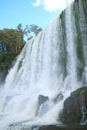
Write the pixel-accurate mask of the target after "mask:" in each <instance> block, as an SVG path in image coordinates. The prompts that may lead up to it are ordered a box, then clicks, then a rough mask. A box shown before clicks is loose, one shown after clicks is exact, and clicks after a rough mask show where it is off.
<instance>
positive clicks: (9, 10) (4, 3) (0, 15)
mask: <svg viewBox="0 0 87 130" xmlns="http://www.w3.org/2000/svg"><path fill="white" fill-rule="evenodd" d="M65 1H66V0H0V29H3V28H14V29H15V28H16V27H17V25H18V24H19V23H21V24H22V25H23V27H25V25H30V24H36V25H39V26H41V27H42V28H44V27H45V26H46V25H48V23H49V22H50V21H51V20H52V19H53V18H54V17H56V16H57V15H59V13H60V12H61V10H63V9H64V8H65ZM68 1H71V0H68Z"/></svg>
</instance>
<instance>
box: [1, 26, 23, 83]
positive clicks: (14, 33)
mask: <svg viewBox="0 0 87 130" xmlns="http://www.w3.org/2000/svg"><path fill="white" fill-rule="evenodd" d="M24 43H25V41H24V32H23V30H22V25H21V24H19V25H18V27H17V29H3V30H0V82H3V81H4V79H5V77H6V74H7V73H8V70H9V69H10V67H11V66H12V62H13V61H14V60H15V58H16V56H17V55H18V54H19V53H20V51H21V49H22V48H23V46H24Z"/></svg>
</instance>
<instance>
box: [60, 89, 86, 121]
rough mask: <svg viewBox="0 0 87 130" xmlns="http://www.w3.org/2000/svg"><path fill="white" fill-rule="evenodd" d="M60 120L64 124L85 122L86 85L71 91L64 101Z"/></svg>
mask: <svg viewBox="0 0 87 130" xmlns="http://www.w3.org/2000/svg"><path fill="white" fill-rule="evenodd" d="M60 120H61V121H62V122H63V123H65V124H79V123H86V122H87V87H82V88H79V89H77V90H75V91H73V92H72V93H71V95H70V97H68V98H67V99H66V100H65V101H64V106H63V111H62V113H61V114H60Z"/></svg>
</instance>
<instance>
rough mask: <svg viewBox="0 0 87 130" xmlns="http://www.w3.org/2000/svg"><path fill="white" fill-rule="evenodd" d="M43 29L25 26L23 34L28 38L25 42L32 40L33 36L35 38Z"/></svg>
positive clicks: (36, 26)
mask: <svg viewBox="0 0 87 130" xmlns="http://www.w3.org/2000/svg"><path fill="white" fill-rule="evenodd" d="M42 30H43V29H42V28H41V27H39V26H38V25H35V24H31V25H29V26H28V25H26V27H25V29H24V34H25V35H26V36H27V37H28V39H27V40H30V39H31V38H33V36H37V35H38V33H39V32H41V31H42Z"/></svg>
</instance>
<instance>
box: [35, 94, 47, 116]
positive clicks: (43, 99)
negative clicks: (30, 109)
mask: <svg viewBox="0 0 87 130" xmlns="http://www.w3.org/2000/svg"><path fill="white" fill-rule="evenodd" d="M48 100H49V98H48V96H43V95H39V97H38V107H37V112H36V115H42V114H43V113H45V112H46V110H47V104H45V103H46V102H47V101H48ZM44 104H45V105H44Z"/></svg>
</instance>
